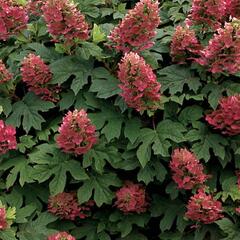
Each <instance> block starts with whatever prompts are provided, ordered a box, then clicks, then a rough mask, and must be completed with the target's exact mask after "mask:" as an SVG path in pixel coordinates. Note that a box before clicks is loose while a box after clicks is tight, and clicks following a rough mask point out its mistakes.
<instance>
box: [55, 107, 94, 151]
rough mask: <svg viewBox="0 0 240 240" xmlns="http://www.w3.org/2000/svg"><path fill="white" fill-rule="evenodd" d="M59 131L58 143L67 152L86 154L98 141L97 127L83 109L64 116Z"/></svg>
mask: <svg viewBox="0 0 240 240" xmlns="http://www.w3.org/2000/svg"><path fill="white" fill-rule="evenodd" d="M59 133H60V134H59V135H58V137H57V144H58V146H59V147H60V148H61V149H62V150H63V151H64V152H66V153H74V154H75V155H81V154H84V153H86V152H87V151H88V150H90V149H91V148H92V146H93V145H94V144H95V143H96V142H97V137H96V127H95V126H94V125H93V124H92V123H91V120H90V119H89V118H88V116H87V113H86V112H85V111H84V110H83V109H82V110H79V111H78V110H74V111H73V112H71V111H69V112H68V113H67V114H66V116H65V117H64V118H63V121H62V124H61V126H60V128H59Z"/></svg>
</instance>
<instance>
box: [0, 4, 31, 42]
mask: <svg viewBox="0 0 240 240" xmlns="http://www.w3.org/2000/svg"><path fill="white" fill-rule="evenodd" d="M27 22H28V15H27V11H26V9H24V8H23V7H22V6H18V5H16V2H15V1H13V0H0V40H4V41H6V40H7V39H8V38H9V37H10V36H13V35H15V34H18V33H19V32H20V31H21V30H23V29H25V28H26V27H27Z"/></svg>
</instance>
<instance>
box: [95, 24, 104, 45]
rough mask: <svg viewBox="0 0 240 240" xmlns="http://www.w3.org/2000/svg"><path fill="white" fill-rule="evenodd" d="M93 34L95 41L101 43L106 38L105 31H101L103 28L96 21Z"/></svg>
mask: <svg viewBox="0 0 240 240" xmlns="http://www.w3.org/2000/svg"><path fill="white" fill-rule="evenodd" d="M92 35H93V42H94V43H99V42H103V41H105V40H106V35H105V33H104V32H102V31H101V28H100V27H99V26H98V25H97V24H96V23H94V25H93V30H92Z"/></svg>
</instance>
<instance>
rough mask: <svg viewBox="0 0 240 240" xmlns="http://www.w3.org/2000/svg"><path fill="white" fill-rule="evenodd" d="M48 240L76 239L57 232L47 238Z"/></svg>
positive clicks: (65, 233)
mask: <svg viewBox="0 0 240 240" xmlns="http://www.w3.org/2000/svg"><path fill="white" fill-rule="evenodd" d="M48 240H76V238H75V237H73V236H72V235H70V234H68V233H67V232H59V233H56V234H53V235H51V236H49V237H48Z"/></svg>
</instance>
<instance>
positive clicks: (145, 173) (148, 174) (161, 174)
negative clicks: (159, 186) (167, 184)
mask: <svg viewBox="0 0 240 240" xmlns="http://www.w3.org/2000/svg"><path fill="white" fill-rule="evenodd" d="M166 174H167V170H166V168H165V167H164V166H163V165H162V164H161V163H160V162H159V161H156V159H155V161H154V162H149V163H148V164H147V165H146V166H145V167H144V168H142V169H140V171H139V172H138V176H137V179H138V181H143V182H144V183H145V184H146V185H148V184H149V183H150V182H153V181H154V179H155V177H156V179H157V180H158V181H160V182H163V180H164V179H165V176H166Z"/></svg>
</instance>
